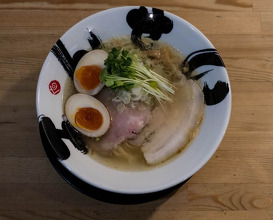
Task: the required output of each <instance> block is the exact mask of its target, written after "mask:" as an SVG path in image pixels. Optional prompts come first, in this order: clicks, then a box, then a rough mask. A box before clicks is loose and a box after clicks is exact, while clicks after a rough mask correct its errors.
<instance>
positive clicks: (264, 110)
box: [0, 0, 273, 220]
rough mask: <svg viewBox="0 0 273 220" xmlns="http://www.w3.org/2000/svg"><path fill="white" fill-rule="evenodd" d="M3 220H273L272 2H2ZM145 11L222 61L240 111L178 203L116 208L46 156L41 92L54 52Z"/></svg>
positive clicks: (174, 200) (0, 198) (0, 195)
mask: <svg viewBox="0 0 273 220" xmlns="http://www.w3.org/2000/svg"><path fill="white" fill-rule="evenodd" d="M0 2H1V4H0V109H1V114H0V219H1V220H2V219H43V220H45V219H66V220H72V219H73V220H74V219H75V220H76V219H81V220H87V219H118V220H120V219H153V220H158V219H159V220H160V219H162V220H163V219H191V220H193V219H194V220H196V219H209V220H212V219H222V220H225V219H232V220H237V219H238V220H241V219H273V203H272V199H273V1H271V0H240V1H239V0H238V1H237V0H215V1H211V0H202V1H200V0H191V1H189V0H179V1H175V0H169V1H165V0H159V1H154V2H152V1H143V0H139V1H134V2H131V1H128V0H117V1H110V0H108V1H107V0H105V1H102V0H101V1H98V0H97V1H95V0H81V1H79V3H74V1H72V0H58V1H57V0H56V1H53V0H49V1H46V2H42V1H41V2H39V1H33V0H29V1H28V2H23V1H22V2H21V1H19V0H18V1H16V0H14V1H9V0H1V1H0ZM122 5H146V6H154V7H158V8H161V9H164V10H168V11H170V12H173V13H175V14H177V15H178V16H181V17H182V18H184V19H186V20H188V21H189V22H190V23H192V24H193V25H195V26H196V27H197V28H198V29H200V30H201V31H202V32H203V33H204V34H205V35H206V36H207V37H208V38H209V39H210V40H211V42H212V43H213V44H214V46H215V47H216V48H217V49H218V51H219V53H220V54H221V56H222V58H223V60H224V62H225V64H226V67H227V70H228V73H229V77H230V80H231V88H232V96H233V104H232V114H231V120H230V124H229V127H228V129H227V132H226V135H225V137H224V139H223V141H222V143H221V145H220V147H219V149H218V150H217V152H216V153H215V154H214V156H213V157H212V158H211V159H210V160H209V162H208V163H207V164H206V165H205V166H204V167H203V168H202V169H201V170H200V171H199V172H197V173H196V174H195V175H194V176H193V177H192V178H191V179H190V180H189V181H188V182H187V183H186V184H185V185H184V186H182V187H181V188H180V189H179V190H178V191H176V192H175V193H174V194H172V195H168V196H166V197H164V198H162V199H159V200H156V201H153V202H148V203H144V204H140V205H113V204H108V203H104V202H100V201H97V200H95V199H92V198H89V197H87V196H85V195H84V194H82V193H80V192H78V191H77V190H75V189H73V188H72V187H71V186H70V185H69V184H67V183H66V182H65V181H64V180H63V179H62V178H61V177H60V176H59V175H58V173H57V172H56V171H55V169H54V168H53V167H52V165H51V164H50V162H49V160H48V158H47V157H46V154H45V152H44V150H43V147H42V144H41V141H40V136H39V131H38V124H37V118H36V107H35V95H36V94H35V92H36V83H37V79H38V76H39V72H40V69H41V67H42V64H43V62H44V59H45V58H46V56H47V54H48V52H49V50H50V48H51V47H52V45H53V44H54V43H55V42H56V40H57V39H58V38H59V37H60V36H61V35H62V34H63V33H64V32H65V31H66V30H67V29H68V28H70V27H71V26H72V25H74V24H75V23H76V22H78V21H80V20H81V19H83V18H85V17H87V16H89V15H91V14H93V13H95V12H97V11H100V10H103V9H107V8H112V7H116V6H122Z"/></svg>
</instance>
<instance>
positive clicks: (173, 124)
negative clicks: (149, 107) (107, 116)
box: [130, 80, 204, 164]
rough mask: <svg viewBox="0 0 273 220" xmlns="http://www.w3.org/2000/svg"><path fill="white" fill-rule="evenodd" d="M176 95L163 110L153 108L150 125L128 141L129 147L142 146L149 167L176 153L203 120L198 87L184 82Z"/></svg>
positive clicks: (188, 81) (201, 99)
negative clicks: (132, 145)
mask: <svg viewBox="0 0 273 220" xmlns="http://www.w3.org/2000/svg"><path fill="white" fill-rule="evenodd" d="M176 95H177V97H176V100H175V103H173V104H170V105H167V106H165V107H164V110H163V109H162V108H161V107H157V108H155V109H154V110H153V112H152V117H151V122H150V123H149V124H148V125H147V126H146V127H145V128H144V129H143V131H141V133H140V134H139V135H138V136H137V137H136V138H134V139H131V140H130V143H131V144H134V145H136V146H141V149H142V152H143V154H144V157H145V159H146V161H147V163H148V164H158V163H161V162H163V161H165V160H167V159H168V158H170V157H171V156H172V155H174V154H176V153H177V152H178V151H179V150H180V149H181V148H182V147H183V146H185V145H186V144H187V143H188V142H189V141H190V139H191V136H192V133H193V132H194V131H195V130H196V129H197V127H198V126H199V123H200V121H202V116H203V111H204V97H203V93H202V91H201V89H200V87H199V85H197V84H196V83H195V82H194V81H192V80H186V81H184V82H183V85H182V86H181V88H180V89H179V90H178V91H177V94H176Z"/></svg>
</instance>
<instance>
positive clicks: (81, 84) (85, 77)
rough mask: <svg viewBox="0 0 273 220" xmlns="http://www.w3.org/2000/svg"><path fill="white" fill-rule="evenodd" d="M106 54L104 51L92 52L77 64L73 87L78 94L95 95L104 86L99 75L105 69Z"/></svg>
mask: <svg viewBox="0 0 273 220" xmlns="http://www.w3.org/2000/svg"><path fill="white" fill-rule="evenodd" d="M107 57H108V53H107V52H105V51H104V50H99V49H97V50H92V51H90V52H88V53H86V54H85V55H84V56H83V57H82V58H81V59H80V61H79V62H78V64H77V66H76V69H75V72H74V85H75V87H76V89H77V90H78V92H80V93H85V94H89V95H96V94H97V93H98V92H99V91H100V90H101V89H102V88H103V86H104V84H103V83H101V81H100V78H99V77H100V73H101V71H102V70H103V69H104V68H105V65H104V61H105V60H106V59H107Z"/></svg>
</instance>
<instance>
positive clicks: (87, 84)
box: [75, 65, 102, 90]
mask: <svg viewBox="0 0 273 220" xmlns="http://www.w3.org/2000/svg"><path fill="white" fill-rule="evenodd" d="M101 71H102V67H100V66H98V65H92V66H82V67H81V68H79V69H77V70H76V73H75V76H76V78H77V79H78V81H79V83H80V84H81V86H82V87H83V88H84V89H86V90H92V89H95V88H96V87H97V86H98V85H99V84H100V73H101Z"/></svg>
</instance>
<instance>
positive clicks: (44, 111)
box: [36, 6, 231, 194]
mask: <svg viewBox="0 0 273 220" xmlns="http://www.w3.org/2000/svg"><path fill="white" fill-rule="evenodd" d="M133 9H135V11H134V12H136V13H137V10H139V6H135V7H119V8H113V9H109V10H105V11H101V12H99V13H96V14H93V15H91V16H89V17H87V18H85V19H84V20H82V21H80V22H79V23H77V24H76V25H74V26H73V27H72V28H70V29H69V30H68V31H67V32H66V33H65V34H64V35H63V36H62V37H61V38H60V40H59V41H58V42H57V43H56V45H54V47H53V48H52V50H51V52H50V53H49V54H48V56H47V58H46V60H45V62H44V65H43V67H42V70H41V73H40V77H39V81H38V86H37V100H36V101H37V114H38V118H39V121H40V122H41V121H42V119H43V118H44V117H47V118H49V119H50V120H51V121H52V122H53V124H54V126H55V127H56V129H57V130H62V126H61V124H62V122H63V118H62V115H63V114H64V112H63V107H62V100H63V96H64V90H63V88H64V86H65V82H66V79H67V77H69V72H71V68H72V70H73V65H74V64H75V62H77V60H76V58H75V57H74V60H73V55H74V54H75V53H76V52H77V51H79V50H90V49H91V45H94V44H96V43H98V42H97V41H96V36H97V37H99V38H100V39H101V40H102V41H104V40H107V39H109V38H112V37H117V36H124V35H130V34H131V33H132V28H131V27H130V26H129V25H128V23H127V20H126V17H127V15H128V13H129V12H130V11H131V10H133ZM142 10H144V11H145V8H142ZM146 10H148V14H147V15H146V16H147V18H146V20H147V19H152V20H151V22H152V23H153V22H154V23H155V24H154V25H157V27H156V28H154V27H152V26H151V27H147V28H146V29H147V30H143V31H144V32H145V31H146V32H149V28H150V29H153V28H154V29H153V30H152V32H153V31H156V33H157V34H156V36H158V31H159V32H160V30H161V28H162V27H163V26H164V25H166V24H162V23H159V24H156V22H157V21H156V17H158V16H161V18H162V16H163V17H167V18H168V19H170V20H171V21H172V24H173V26H172V28H171V30H168V31H169V32H168V31H165V32H168V33H162V35H161V36H160V34H159V36H160V40H162V41H165V42H167V43H169V44H171V45H172V46H174V47H175V48H176V49H178V50H179V51H180V52H181V53H183V54H184V55H185V56H186V57H187V61H189V63H190V64H191V66H192V67H193V68H195V70H196V72H197V74H201V73H204V72H205V73H206V72H207V71H208V70H210V71H209V72H208V73H207V74H204V76H203V77H201V78H200V79H198V80H199V81H200V83H201V85H202V86H203V87H205V88H204V89H203V91H204V95H205V98H206V100H207V104H206V107H205V116H204V120H203V122H202V125H201V128H200V132H199V134H198V136H197V137H196V138H195V139H194V141H193V142H192V143H191V145H190V146H189V147H188V148H187V149H186V150H185V152H184V153H182V154H181V155H180V156H179V157H178V158H177V159H175V160H173V161H172V162H170V163H168V164H166V165H164V166H162V167H159V168H156V169H152V170H147V171H141V172H126V171H119V170H115V169H111V168H109V167H106V166H104V165H101V164H99V163H98V162H96V161H94V160H92V158H91V157H90V156H87V155H85V154H83V153H81V152H80V151H79V150H77V149H76V148H75V147H74V146H73V144H72V143H71V141H70V140H68V139H66V138H62V140H63V142H64V143H65V145H66V146H67V147H68V149H69V151H70V156H69V158H68V159H66V160H60V163H61V164H62V165H63V166H64V167H66V168H67V169H68V170H69V171H70V172H71V173H72V174H74V175H75V176H77V177H78V178H80V179H81V180H83V181H84V182H86V183H88V184H90V185H92V186H95V187H98V188H100V189H103V190H106V191H110V192H115V193H123V194H145V193H151V192H158V191H161V190H164V189H168V188H170V187H172V186H175V185H177V184H179V183H181V182H183V181H185V180H187V179H188V178H190V177H191V176H192V175H193V174H194V173H196V172H197V171H198V170H199V169H200V168H201V167H202V166H204V164H205V163H206V162H207V161H208V160H209V159H210V158H211V156H212V155H213V154H214V152H215V151H216V149H217V147H218V146H219V144H220V142H221V140H222V138H223V136H224V134H225V131H226V128H227V126H228V122H229V117H230V112H231V91H230V87H229V85H230V83H229V78H228V74H227V71H226V68H225V67H224V64H223V62H222V60H221V58H220V56H219V54H218V53H217V51H216V50H215V48H214V46H213V45H212V44H211V42H210V41H209V40H208V39H207V38H206V37H205V36H204V35H203V34H202V33H201V32H200V31H199V30H197V29H196V28H195V27H194V26H193V25H191V24H190V23H188V22H187V21H185V20H183V19H182V18H180V17H178V16H176V15H174V14H171V13H168V12H166V11H160V10H155V9H154V10H153V9H152V8H146ZM168 19H167V20H168ZM139 22H145V19H144V21H141V20H140V21H139ZM141 25H142V26H144V25H143V24H141ZM158 27H160V28H159V29H158ZM163 29H164V28H163ZM167 29H168V28H167ZM92 33H93V34H95V35H92V36H90V34H92ZM144 35H148V36H149V34H147V33H144ZM152 35H153V34H151V36H152ZM90 37H91V38H92V37H93V41H88V38H90ZM94 37H95V38H94ZM90 43H91V44H90ZM65 50H67V52H68V54H65ZM64 57H66V58H67V59H66V62H64V60H65V59H63V58H64ZM69 57H71V58H70V60H69ZM57 130H56V131H55V132H56V136H58V134H59V133H60V131H57ZM51 135H52V134H51ZM53 136H54V134H53ZM55 138H56V137H55ZM53 139H54V138H53ZM51 141H52V140H51ZM53 144H54V143H53Z"/></svg>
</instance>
